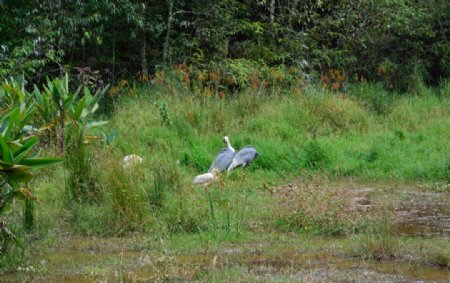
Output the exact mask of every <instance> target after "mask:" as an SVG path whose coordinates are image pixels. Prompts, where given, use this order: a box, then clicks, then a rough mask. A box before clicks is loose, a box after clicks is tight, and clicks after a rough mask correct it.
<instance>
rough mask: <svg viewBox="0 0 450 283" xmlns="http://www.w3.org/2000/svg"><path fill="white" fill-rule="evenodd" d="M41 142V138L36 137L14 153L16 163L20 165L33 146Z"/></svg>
mask: <svg viewBox="0 0 450 283" xmlns="http://www.w3.org/2000/svg"><path fill="white" fill-rule="evenodd" d="M38 141H39V138H38V137H36V136H34V137H32V138H31V139H29V140H28V141H27V142H26V143H24V144H23V146H22V147H21V148H20V149H19V150H17V151H15V152H14V162H15V163H19V162H20V160H22V159H23V158H24V157H25V156H26V155H27V154H28V153H29V152H30V150H31V149H32V148H33V146H34V145H35V144H36V143H37V142H38Z"/></svg>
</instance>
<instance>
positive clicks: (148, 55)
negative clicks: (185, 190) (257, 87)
mask: <svg viewBox="0 0 450 283" xmlns="http://www.w3.org/2000/svg"><path fill="white" fill-rule="evenodd" d="M449 12H450V3H449V2H448V1H445V0H435V1H403V0H375V1H373V0H358V1H350V0H338V1H321V0H317V1H314V0H307V1H298V0H277V1H275V0H253V1H237V0H226V1H205V0H194V1H185V0H164V1H162V0H153V1H149V0H111V1H108V0H86V1H74V0H57V1H53V0H42V1H38V0H2V1H0V13H1V15H2V17H0V76H2V77H8V76H15V75H21V74H24V75H25V76H26V77H27V78H28V80H29V81H31V82H33V81H39V80H42V78H44V77H45V76H49V75H59V74H61V73H63V72H66V71H69V72H71V71H73V72H76V71H78V72H80V70H84V69H85V68H90V70H98V71H99V74H100V75H101V76H102V77H103V78H104V79H117V78H123V77H133V76H139V75H145V76H146V75H147V74H152V73H154V72H155V71H156V70H158V69H159V68H163V67H168V66H173V65H176V64H181V63H186V64H188V65H193V66H196V67H197V68H200V69H201V68H205V69H207V68H210V67H211V66H221V65H223V64H230V62H231V63H233V62H240V63H243V64H244V65H251V66H270V67H277V66H284V67H291V68H295V69H296V70H299V71H301V72H303V73H306V74H311V75H313V76H314V75H315V77H316V78H319V77H320V74H322V73H324V72H326V71H328V70H329V69H335V70H340V71H342V72H343V73H345V74H346V75H347V77H348V78H352V79H355V80H356V79H357V80H360V79H368V80H379V81H382V82H383V83H384V84H385V86H386V87H387V88H390V89H399V90H405V88H407V86H408V85H410V84H411V82H414V80H417V79H420V80H423V81H425V82H427V83H430V84H437V83H439V82H440V81H441V80H442V79H447V78H448V77H449V74H450V66H449V65H450V64H449V61H450V60H449V57H450V55H449V54H450V43H449V40H448V39H449V38H450V32H449V23H450V13H449ZM243 67H245V66H243Z"/></svg>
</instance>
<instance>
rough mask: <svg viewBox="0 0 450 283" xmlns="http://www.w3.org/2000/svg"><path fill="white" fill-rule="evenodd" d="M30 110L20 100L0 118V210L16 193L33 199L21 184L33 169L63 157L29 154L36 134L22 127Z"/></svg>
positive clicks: (24, 182)
mask: <svg viewBox="0 0 450 283" xmlns="http://www.w3.org/2000/svg"><path fill="white" fill-rule="evenodd" d="M33 111H34V110H33V109H30V108H26V107H23V104H20V105H17V106H15V107H14V108H12V109H11V110H10V111H8V113H6V115H4V116H3V117H2V118H1V119H0V214H1V213H2V212H4V210H5V209H6V208H7V206H8V204H9V203H10V202H11V201H12V200H13V199H14V198H15V197H21V198H28V199H33V200H34V199H35V197H34V195H33V194H32V193H31V191H30V190H29V189H28V188H26V186H25V187H22V186H21V185H22V184H27V183H28V181H29V180H30V179H31V178H32V176H33V175H32V170H33V169H36V168H41V167H46V166H49V165H52V164H56V163H61V162H62V161H63V159H61V158H51V157H44V158H42V157H41V158H39V157H34V156H32V149H33V147H34V146H35V145H36V143H37V142H38V137H37V136H35V135H32V134H31V135H30V134H28V132H27V131H25V130H24V127H25V125H26V124H27V122H29V120H30V119H31V117H32V115H31V114H32V112H33ZM21 187H22V188H21Z"/></svg>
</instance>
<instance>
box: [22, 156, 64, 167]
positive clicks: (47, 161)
mask: <svg viewBox="0 0 450 283" xmlns="http://www.w3.org/2000/svg"><path fill="white" fill-rule="evenodd" d="M62 162H64V159H63V158H58V157H40V158H26V159H22V160H21V161H20V164H21V165H26V166H30V167H32V168H43V167H47V166H50V165H55V164H59V163H62Z"/></svg>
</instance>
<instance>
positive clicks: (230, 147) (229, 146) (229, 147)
mask: <svg viewBox="0 0 450 283" xmlns="http://www.w3.org/2000/svg"><path fill="white" fill-rule="evenodd" d="M227 147H228V149H231V150H232V151H233V152H235V150H234V148H233V147H232V146H231V144H230V143H227Z"/></svg>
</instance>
